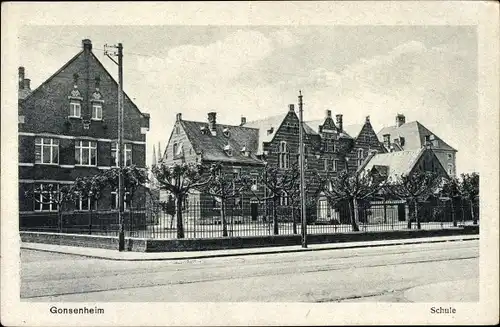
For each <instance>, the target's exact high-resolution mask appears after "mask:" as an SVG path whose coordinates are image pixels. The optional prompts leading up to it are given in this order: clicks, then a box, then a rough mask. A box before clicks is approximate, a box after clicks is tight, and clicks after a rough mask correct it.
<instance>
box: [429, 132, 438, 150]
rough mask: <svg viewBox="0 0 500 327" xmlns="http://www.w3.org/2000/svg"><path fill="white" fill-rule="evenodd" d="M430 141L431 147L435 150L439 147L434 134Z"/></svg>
mask: <svg viewBox="0 0 500 327" xmlns="http://www.w3.org/2000/svg"><path fill="white" fill-rule="evenodd" d="M430 140H431V144H432V146H433V147H435V148H437V147H439V141H438V139H437V137H436V136H434V134H432V135H431V137H430Z"/></svg>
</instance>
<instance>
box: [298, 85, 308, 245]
mask: <svg viewBox="0 0 500 327" xmlns="http://www.w3.org/2000/svg"><path fill="white" fill-rule="evenodd" d="M302 105H303V103H302V92H301V91H300V90H299V156H300V158H299V159H300V160H299V168H300V208H301V210H300V211H301V218H302V230H301V234H302V247H303V248H307V221H306V198H305V195H306V194H305V190H304V184H305V182H304V169H305V167H304V128H303V127H304V125H303V122H304V119H303V117H302Z"/></svg>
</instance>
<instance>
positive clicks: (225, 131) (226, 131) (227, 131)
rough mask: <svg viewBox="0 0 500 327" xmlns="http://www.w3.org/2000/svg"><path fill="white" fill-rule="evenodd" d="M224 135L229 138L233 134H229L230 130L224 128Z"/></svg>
mask: <svg viewBox="0 0 500 327" xmlns="http://www.w3.org/2000/svg"><path fill="white" fill-rule="evenodd" d="M222 134H224V136H225V137H229V136H230V135H231V134H230V133H229V128H227V127H224V129H223V130H222Z"/></svg>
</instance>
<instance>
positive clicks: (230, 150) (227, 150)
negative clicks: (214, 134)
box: [224, 144, 233, 157]
mask: <svg viewBox="0 0 500 327" xmlns="http://www.w3.org/2000/svg"><path fill="white" fill-rule="evenodd" d="M224 152H226V154H227V155H228V156H229V157H231V156H232V155H233V148H232V147H231V146H230V145H229V144H228V145H226V146H225V147H224Z"/></svg>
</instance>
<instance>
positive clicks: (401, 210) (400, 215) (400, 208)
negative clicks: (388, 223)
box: [398, 203, 406, 221]
mask: <svg viewBox="0 0 500 327" xmlns="http://www.w3.org/2000/svg"><path fill="white" fill-rule="evenodd" d="M398 221H406V212H405V204H404V203H400V204H398Z"/></svg>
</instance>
